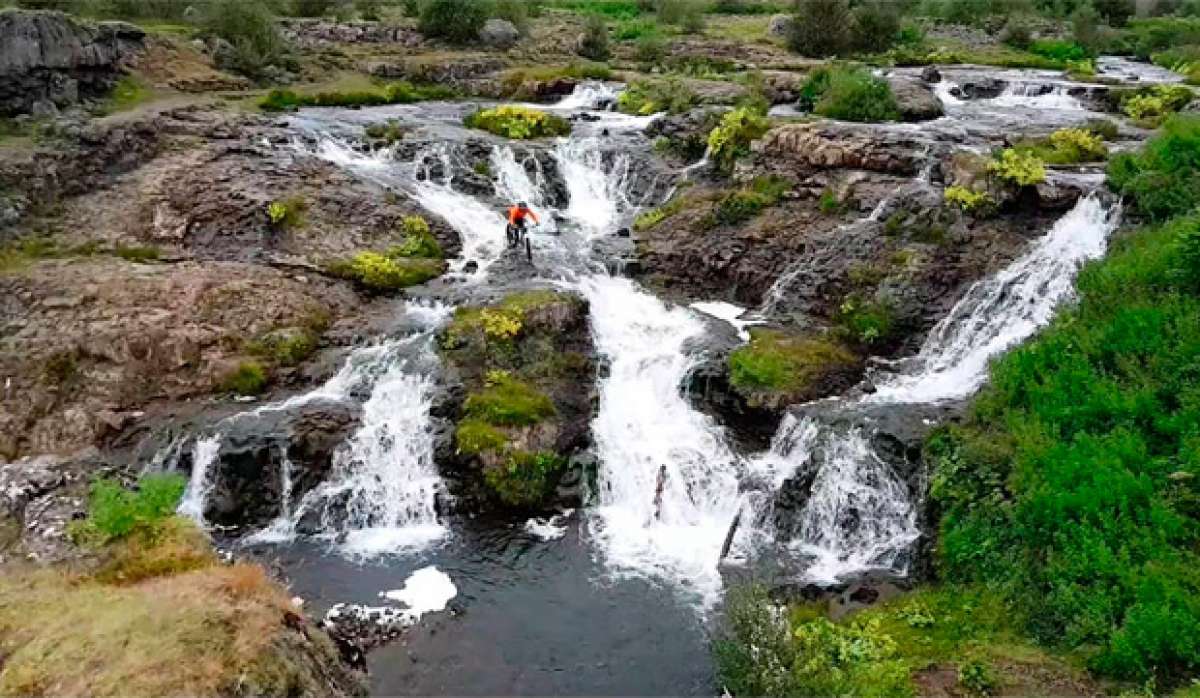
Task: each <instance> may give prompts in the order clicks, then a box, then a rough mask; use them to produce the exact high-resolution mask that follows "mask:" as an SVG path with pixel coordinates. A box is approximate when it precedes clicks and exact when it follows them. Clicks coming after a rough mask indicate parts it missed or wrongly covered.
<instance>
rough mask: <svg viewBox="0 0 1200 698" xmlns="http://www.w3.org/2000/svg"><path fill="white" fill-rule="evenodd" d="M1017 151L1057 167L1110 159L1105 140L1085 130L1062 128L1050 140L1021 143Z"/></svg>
mask: <svg viewBox="0 0 1200 698" xmlns="http://www.w3.org/2000/svg"><path fill="white" fill-rule="evenodd" d="M1015 150H1018V151H1022V152H1025V153H1028V154H1029V155H1032V156H1033V157H1035V158H1037V159H1038V160H1041V161H1042V162H1047V163H1052V164H1055V165H1074V164H1077V163H1081V162H1098V161H1101V160H1104V159H1105V158H1107V157H1108V147H1107V146H1105V145H1104V139H1103V138H1101V136H1100V135H1098V134H1096V133H1093V132H1092V131H1090V130H1087V129H1083V128H1061V129H1059V130H1057V131H1055V132H1054V133H1052V134H1050V136H1049V137H1048V138H1045V139H1042V140H1036V141H1023V142H1020V143H1018V144H1017V145H1016V147H1015Z"/></svg>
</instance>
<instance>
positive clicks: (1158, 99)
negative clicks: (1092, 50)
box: [1120, 85, 1196, 126]
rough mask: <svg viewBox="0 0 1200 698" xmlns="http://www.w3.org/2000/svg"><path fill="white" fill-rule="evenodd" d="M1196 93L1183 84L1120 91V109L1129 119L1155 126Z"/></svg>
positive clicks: (1190, 99)
mask: <svg viewBox="0 0 1200 698" xmlns="http://www.w3.org/2000/svg"><path fill="white" fill-rule="evenodd" d="M1195 97H1196V95H1195V93H1194V92H1192V91H1191V90H1190V89H1188V88H1187V87H1184V86H1183V85H1151V86H1149V87H1143V88H1139V89H1137V90H1132V91H1127V92H1124V93H1121V95H1120V104H1121V111H1122V112H1124V113H1125V115H1126V116H1128V117H1129V118H1131V119H1134V120H1136V121H1139V122H1143V123H1145V124H1146V125H1150V126H1156V125H1158V123H1159V122H1160V121H1161V120H1162V119H1164V118H1166V117H1167V116H1170V115H1171V114H1173V113H1175V112H1177V111H1179V110H1180V109H1183V108H1184V107H1186V106H1187V105H1188V104H1190V103H1191V101H1192V100H1193V99H1195Z"/></svg>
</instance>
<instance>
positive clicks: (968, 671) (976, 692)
mask: <svg viewBox="0 0 1200 698" xmlns="http://www.w3.org/2000/svg"><path fill="white" fill-rule="evenodd" d="M958 685H959V686H962V688H963V690H964V691H965V692H966V693H967V695H970V696H986V695H990V694H991V693H992V691H994V690H995V688H996V677H995V676H994V675H993V674H992V669H991V667H989V666H988V665H987V664H984V663H983V662H981V661H979V660H973V661H969V662H963V664H962V665H961V666H959V667H958Z"/></svg>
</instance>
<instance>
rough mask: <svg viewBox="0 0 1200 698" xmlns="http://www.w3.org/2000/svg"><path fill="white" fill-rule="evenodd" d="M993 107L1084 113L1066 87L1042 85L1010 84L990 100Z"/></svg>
mask: <svg viewBox="0 0 1200 698" xmlns="http://www.w3.org/2000/svg"><path fill="white" fill-rule="evenodd" d="M990 101H991V104H992V106H999V107H1035V108H1038V109H1056V110H1059V111H1084V107H1083V105H1082V104H1081V103H1080V102H1079V100H1078V99H1076V98H1074V97H1072V96H1071V95H1070V94H1068V93H1067V86H1065V85H1051V86H1049V89H1047V88H1046V86H1045V85H1044V84H1041V83H1021V82H1010V83H1009V84H1007V85H1005V87H1004V91H1003V92H1001V93H1000V94H999V95H998V96H997V97H995V98H994V99H992V100H990Z"/></svg>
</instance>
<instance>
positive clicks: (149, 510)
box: [71, 473, 187, 544]
mask: <svg viewBox="0 0 1200 698" xmlns="http://www.w3.org/2000/svg"><path fill="white" fill-rule="evenodd" d="M186 485H187V481H186V480H184V479H183V477H182V476H180V475H176V474H174V473H171V474H161V475H146V476H145V477H143V478H142V479H141V480H140V481H138V486H137V489H136V490H133V491H130V490H127V489H125V487H123V486H122V485H121V483H120V482H118V481H117V480H111V479H102V480H97V481H95V482H93V483H92V488H91V491H90V493H89V496H88V515H87V518H86V519H84V520H83V521H81V522H79V523H78V524H76V525H74V526H72V529H71V533H72V536H73V537H75V538H76V539H77V540H84V541H87V542H90V543H98V544H103V543H108V542H111V541H116V540H120V539H122V538H125V537H126V536H130V535H138V536H141V537H144V538H149V539H153V538H154V537H155V536H156V535H157V534H158V532H159V531H160V530H161V529H162V526H163V525H164V522H165V521H166V520H167V519H169V518H171V517H172V516H173V515H174V514H175V508H176V507H177V506H179V500H180V499H182V498H183V490H184V487H185V486H186Z"/></svg>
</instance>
